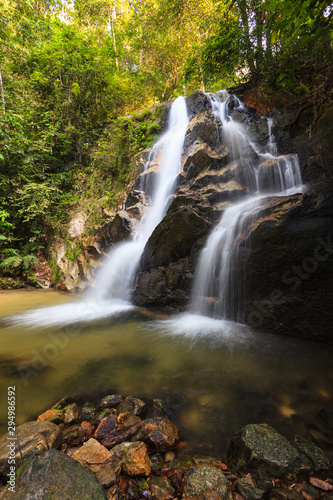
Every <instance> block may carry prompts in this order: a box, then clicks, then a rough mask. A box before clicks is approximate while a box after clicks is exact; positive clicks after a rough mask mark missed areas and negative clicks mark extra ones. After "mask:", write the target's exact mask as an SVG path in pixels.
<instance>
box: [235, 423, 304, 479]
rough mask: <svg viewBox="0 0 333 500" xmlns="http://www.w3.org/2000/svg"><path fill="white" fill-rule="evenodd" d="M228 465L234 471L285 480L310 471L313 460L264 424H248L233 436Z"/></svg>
mask: <svg viewBox="0 0 333 500" xmlns="http://www.w3.org/2000/svg"><path fill="white" fill-rule="evenodd" d="M228 465H229V467H230V468H231V469H233V470H235V471H238V472H242V471H246V472H252V473H255V474H258V475H259V476H261V477H283V476H287V475H292V474H296V473H300V472H303V473H308V472H309V471H310V470H311V463H310V461H309V460H308V459H307V458H306V457H305V456H304V455H302V454H300V453H299V452H298V451H297V450H296V449H295V448H293V446H292V445H291V444H290V443H289V441H288V440H287V439H286V438H285V437H284V436H281V434H279V433H278V432H277V431H276V430H275V429H273V428H272V427H269V426H268V425H265V424H249V425H247V426H245V427H244V428H243V429H242V430H241V431H240V432H239V433H238V434H236V435H235V436H234V437H233V439H232V441H231V443H230V447H229V451H228Z"/></svg>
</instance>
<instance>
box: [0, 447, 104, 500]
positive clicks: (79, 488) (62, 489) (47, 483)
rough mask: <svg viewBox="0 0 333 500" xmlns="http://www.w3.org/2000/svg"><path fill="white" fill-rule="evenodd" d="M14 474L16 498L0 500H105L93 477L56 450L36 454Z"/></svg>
mask: <svg viewBox="0 0 333 500" xmlns="http://www.w3.org/2000/svg"><path fill="white" fill-rule="evenodd" d="M17 472H18V474H17V481H16V489H15V496H13V493H12V492H11V491H7V492H4V493H3V494H2V495H1V496H0V498H1V500H7V499H8V500H10V499H12V498H15V500H30V499H31V500H32V499H37V498H41V499H43V500H74V499H76V498H78V499H80V500H106V495H105V493H104V490H103V488H102V486H101V485H100V484H99V482H98V481H97V480H96V478H95V476H94V474H93V473H92V472H91V471H90V470H89V469H88V468H87V467H83V466H82V465H81V464H79V462H77V461H76V460H74V459H73V458H70V457H68V456H67V455H64V454H63V453H61V452H60V451H57V450H49V451H47V452H46V453H44V454H40V453H35V454H34V455H32V456H31V457H30V458H28V460H26V461H25V462H24V463H23V464H22V466H21V467H20V469H19V470H18V471H17Z"/></svg>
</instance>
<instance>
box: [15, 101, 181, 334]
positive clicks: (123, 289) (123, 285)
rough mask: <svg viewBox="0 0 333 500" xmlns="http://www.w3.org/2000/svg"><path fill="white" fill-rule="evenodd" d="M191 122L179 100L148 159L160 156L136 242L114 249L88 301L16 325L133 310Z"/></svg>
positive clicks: (32, 315) (38, 312)
mask: <svg viewBox="0 0 333 500" xmlns="http://www.w3.org/2000/svg"><path fill="white" fill-rule="evenodd" d="M188 122H189V120H188V115H187V109H186V102H185V99H184V98H183V97H178V98H177V99H176V100H175V101H174V103H173V104H172V107H171V110H170V117H169V126H168V130H167V131H166V133H165V134H164V135H163V136H162V137H161V138H160V139H159V141H158V142H157V143H156V144H155V146H154V148H153V152H152V154H151V155H150V157H149V158H148V162H149V160H150V159H151V158H152V157H154V156H155V155H156V154H157V153H158V154H159V156H160V157H161V163H160V165H159V172H158V174H157V176H156V177H157V178H156V180H155V182H154V190H153V193H152V196H151V206H150V207H149V208H148V209H147V211H146V213H145V214H144V216H143V217H142V219H141V221H140V223H139V224H138V226H137V229H136V233H135V235H134V238H133V240H132V241H128V242H125V243H121V244H119V245H117V246H115V247H114V248H112V249H111V251H110V253H109V255H108V257H107V259H106V261H105V263H104V266H102V267H101V268H99V270H98V272H97V273H96V278H95V283H94V286H93V287H92V288H91V289H90V290H89V292H88V293H87V295H86V297H85V299H84V300H83V301H81V302H79V303H76V304H75V303H74V304H65V305H61V306H55V307H51V308H45V309H37V310H35V311H31V312H29V313H27V314H24V315H21V316H17V317H16V318H15V319H14V322H15V321H16V322H17V321H24V322H25V323H26V324H31V325H42V324H44V325H48V326H50V325H54V324H67V323H71V322H75V321H85V320H88V321H91V320H94V319H96V318H102V317H107V316H110V315H113V314H116V313H118V312H123V311H126V310H128V309H130V308H131V307H132V304H131V303H130V299H131V290H132V284H133V280H134V278H135V272H136V270H137V268H138V265H139V261H140V258H141V255H142V252H143V250H144V248H145V245H146V243H147V241H148V239H149V237H150V235H151V234H152V232H153V231H154V229H155V227H156V226H157V225H158V224H159V222H160V221H161V220H162V218H163V217H164V215H165V213H166V211H167V208H168V205H169V203H170V196H171V195H172V193H173V190H174V187H175V182H176V179H177V176H178V175H179V173H180V172H181V168H182V167H181V153H182V148H183V143H184V139H185V133H186V129H187V125H188ZM148 162H147V163H148ZM146 175H149V174H146Z"/></svg>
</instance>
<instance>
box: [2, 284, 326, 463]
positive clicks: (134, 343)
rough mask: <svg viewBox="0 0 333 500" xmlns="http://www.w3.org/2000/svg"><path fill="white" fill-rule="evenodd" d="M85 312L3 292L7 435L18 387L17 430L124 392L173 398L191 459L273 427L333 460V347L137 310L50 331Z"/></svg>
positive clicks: (69, 300) (59, 301)
mask: <svg viewBox="0 0 333 500" xmlns="http://www.w3.org/2000/svg"><path fill="white" fill-rule="evenodd" d="M78 304H80V302H77V301H76V302H75V300H74V299H73V297H72V296H70V295H67V294H64V293H59V292H56V291H53V290H40V291H38V290H17V291H15V290H13V291H0V346H1V347H0V391H1V406H0V431H1V434H3V433H4V432H6V428H7V389H8V387H9V386H15V387H16V425H19V424H21V423H23V422H25V421H27V420H31V419H35V418H36V417H37V416H38V414H40V413H41V412H43V411H44V410H45V409H47V408H49V407H50V406H52V405H53V404H54V403H56V401H57V400H59V399H60V398H62V397H63V396H66V395H79V396H82V395H86V396H87V397H88V398H91V399H93V398H94V397H95V396H97V395H101V394H103V395H105V394H108V393H109V394H110V393H118V394H123V395H137V396H142V397H144V396H145V397H157V398H162V399H164V400H165V401H166V403H167V409H168V412H169V413H170V418H171V419H172V420H173V421H174V422H175V423H177V424H178V425H179V426H180V428H181V430H182V432H183V435H184V439H185V440H186V442H187V448H186V449H185V452H199V453H200V452H205V453H210V454H218V455H220V456H222V457H225V455H226V450H227V446H228V443H229V440H230V438H231V436H232V435H233V434H234V433H235V432H237V431H238V430H240V429H241V428H242V426H244V425H246V424H247V423H263V422H266V423H268V424H270V425H272V426H273V427H275V428H276V429H277V430H279V431H280V432H282V433H284V434H285V435H287V436H291V435H292V434H293V433H298V434H300V435H302V436H304V437H307V438H309V439H314V440H316V442H317V443H318V444H319V445H320V446H322V447H323V448H324V449H325V451H326V452H327V453H328V454H329V455H331V457H332V444H330V443H329V438H327V433H326V434H325V432H326V429H325V424H323V419H322V416H323V415H324V416H325V415H326V414H327V412H333V362H332V360H333V347H332V346H328V345H324V344H319V343H315V342H307V341H303V340H299V339H295V338H287V337H279V336H276V335H273V334H270V333H267V332H254V331H252V330H251V329H250V328H247V327H244V326H241V325H237V324H232V323H227V322H223V321H220V322H217V321H215V322H214V321H212V320H208V319H206V318H204V319H203V318H200V317H198V316H189V315H179V316H178V317H173V318H168V319H159V317H157V316H155V315H154V314H153V313H151V312H149V311H145V310H140V309H134V308H127V309H126V308H125V309H124V310H121V311H120V312H119V313H117V314H111V313H110V314H111V315H110V316H106V317H96V318H93V317H92V318H88V320H87V321H85V322H82V321H81V322H78V321H76V322H73V323H70V324H69V323H68V322H67V323H66V322H65V324H58V325H57V324H55V323H56V322H55V321H53V322H49V323H50V324H48V318H49V317H51V316H52V314H53V313H52V311H55V315H56V316H57V315H59V320H60V319H61V316H62V311H65V312H64V314H65V315H66V314H68V311H72V310H74V309H75V308H76V307H77V305H78ZM54 305H58V306H60V307H58V309H52V310H50V309H45V310H42V313H39V314H42V316H41V318H42V321H41V323H43V324H44V326H41V325H39V326H38V325H36V324H35V325H34V324H32V323H31V322H30V324H28V322H27V321H25V320H22V317H21V319H20V320H19V321H16V322H14V323H13V322H12V318H13V317H14V316H15V315H17V314H19V313H22V312H23V311H29V310H32V309H35V308H41V307H49V306H54ZM50 311H51V312H50ZM99 316H101V315H99ZM43 317H44V321H43ZM161 317H162V318H163V316H161ZM8 318H9V319H8ZM324 420H325V419H324Z"/></svg>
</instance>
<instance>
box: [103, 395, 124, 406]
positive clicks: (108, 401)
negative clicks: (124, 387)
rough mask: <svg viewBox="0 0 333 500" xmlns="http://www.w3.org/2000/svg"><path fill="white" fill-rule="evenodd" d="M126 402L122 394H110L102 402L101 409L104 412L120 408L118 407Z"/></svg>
mask: <svg viewBox="0 0 333 500" xmlns="http://www.w3.org/2000/svg"><path fill="white" fill-rule="evenodd" d="M123 401H124V399H123V397H122V396H120V394H110V395H108V396H105V398H103V399H102V401H101V402H100V405H99V407H100V409H101V410H104V409H106V408H118V406H119V405H120V404H121V403H122V402H123Z"/></svg>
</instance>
